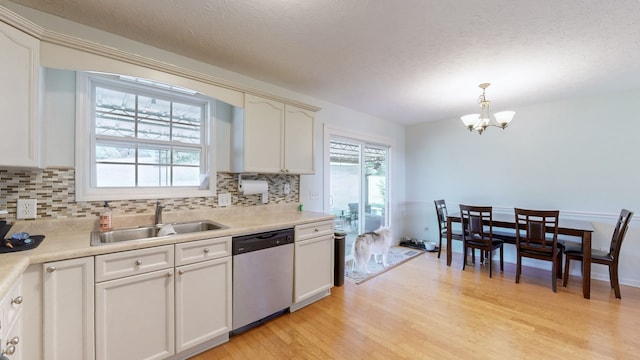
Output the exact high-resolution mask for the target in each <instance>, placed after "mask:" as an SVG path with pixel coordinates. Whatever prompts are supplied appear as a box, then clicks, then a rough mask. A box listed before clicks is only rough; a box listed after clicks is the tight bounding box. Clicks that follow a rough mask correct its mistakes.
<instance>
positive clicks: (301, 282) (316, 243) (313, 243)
mask: <svg viewBox="0 0 640 360" xmlns="http://www.w3.org/2000/svg"><path fill="white" fill-rule="evenodd" d="M332 287H333V235H325V236H320V237H317V238H313V239H310V240H305V241H298V242H296V243H295V280H294V286H293V288H294V295H293V296H294V299H293V300H294V303H297V302H300V301H302V300H305V299H307V298H309V297H311V296H313V295H316V294H318V293H321V292H323V291H326V290H328V289H331V288H332Z"/></svg>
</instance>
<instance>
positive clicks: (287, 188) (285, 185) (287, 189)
mask: <svg viewBox="0 0 640 360" xmlns="http://www.w3.org/2000/svg"><path fill="white" fill-rule="evenodd" d="M290 192H291V184H289V183H285V184H284V194H285V195H289V193H290Z"/></svg>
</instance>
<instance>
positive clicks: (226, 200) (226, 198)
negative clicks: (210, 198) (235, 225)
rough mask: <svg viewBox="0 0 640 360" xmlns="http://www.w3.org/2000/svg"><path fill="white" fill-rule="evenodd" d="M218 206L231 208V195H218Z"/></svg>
mask: <svg viewBox="0 0 640 360" xmlns="http://www.w3.org/2000/svg"><path fill="white" fill-rule="evenodd" d="M218 206H220V207H224V206H231V194H229V193H224V194H218Z"/></svg>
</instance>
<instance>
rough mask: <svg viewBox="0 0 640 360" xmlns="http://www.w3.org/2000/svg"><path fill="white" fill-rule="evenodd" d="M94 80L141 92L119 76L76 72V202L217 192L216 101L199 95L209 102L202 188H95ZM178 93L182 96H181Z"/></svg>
mask: <svg viewBox="0 0 640 360" xmlns="http://www.w3.org/2000/svg"><path fill="white" fill-rule="evenodd" d="M92 81H98V82H105V81H106V82H113V83H115V84H117V86H119V87H125V88H131V89H134V90H135V91H139V90H137V89H139V85H136V84H135V83H133V82H128V81H126V80H119V77H118V76H117V75H105V74H98V73H88V72H76V137H75V138H76V159H75V163H76V174H75V177H76V201H105V200H136V199H162V198H181V197H206V196H214V195H215V193H216V170H215V169H216V167H215V151H214V150H213V149H215V140H214V139H215V116H214V115H215V113H216V101H214V99H211V98H209V97H206V96H203V95H200V94H197V95H192V96H197V97H198V99H200V100H202V99H205V100H206V101H207V102H208V105H207V106H206V108H207V110H206V112H207V113H208V121H206V124H205V127H206V130H205V134H206V136H205V138H204V141H205V144H206V145H205V147H204V149H205V151H204V153H203V154H202V157H203V159H204V160H203V161H204V162H203V163H204V164H205V165H206V173H205V179H201V183H202V184H203V185H201V187H196V186H192V187H187V186H160V187H100V188H98V187H95V186H94V184H95V181H94V179H93V177H95V174H94V170H95V140H96V137H95V119H94V118H93V116H92V114H93V113H94V111H95V109H93V108H92V107H95V104H94V99H92V96H91V89H92ZM177 94H178V93H177Z"/></svg>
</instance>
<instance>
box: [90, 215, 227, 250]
mask: <svg viewBox="0 0 640 360" xmlns="http://www.w3.org/2000/svg"><path fill="white" fill-rule="evenodd" d="M165 225H167V224H162V225H147V226H138V227H134V228H124V229H116V230H111V231H105V232H100V231H93V232H92V233H91V246H97V245H105V244H111V243H117V242H122V241H131V240H141V239H149V238H154V237H157V236H158V232H159V231H160V229H162V227H163V226H165ZM170 225H171V226H172V227H173V230H174V231H175V233H176V234H189V233H194V232H201V231H210V230H221V229H227V228H228V227H227V226H225V225H222V224H219V223H216V222H213V221H209V220H198V221H190V222H182V223H171V224H170Z"/></svg>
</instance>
